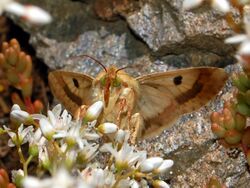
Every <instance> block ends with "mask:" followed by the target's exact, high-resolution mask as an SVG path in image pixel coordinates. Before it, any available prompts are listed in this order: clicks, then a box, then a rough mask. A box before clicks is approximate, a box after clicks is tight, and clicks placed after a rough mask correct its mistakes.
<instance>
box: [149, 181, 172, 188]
mask: <svg viewBox="0 0 250 188" xmlns="http://www.w3.org/2000/svg"><path fill="white" fill-rule="evenodd" d="M153 187H154V188H170V186H169V185H168V184H167V183H166V182H165V181H162V180H154V181H153Z"/></svg>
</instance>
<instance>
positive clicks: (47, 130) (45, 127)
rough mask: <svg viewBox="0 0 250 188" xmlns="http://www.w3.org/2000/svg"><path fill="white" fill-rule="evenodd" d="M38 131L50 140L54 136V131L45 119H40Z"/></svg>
mask: <svg viewBox="0 0 250 188" xmlns="http://www.w3.org/2000/svg"><path fill="white" fill-rule="evenodd" d="M39 124H40V129H41V131H42V133H43V135H44V137H45V138H47V139H48V140H51V139H52V138H53V136H54V134H55V129H54V127H53V126H52V125H51V123H50V122H49V121H48V120H47V119H40V121H39Z"/></svg>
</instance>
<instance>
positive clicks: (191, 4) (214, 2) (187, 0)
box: [182, 0, 230, 13]
mask: <svg viewBox="0 0 250 188" xmlns="http://www.w3.org/2000/svg"><path fill="white" fill-rule="evenodd" d="M203 2H204V0H184V1H183V5H182V6H183V8H184V9H185V10H190V9H192V8H196V7H198V6H200V5H201V4H202V3H203ZM210 2H211V6H212V7H213V8H214V9H217V10H219V11H221V12H223V13H227V12H229V11H230V4H229V2H228V1H227V0H210Z"/></svg>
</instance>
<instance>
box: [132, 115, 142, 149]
mask: <svg viewBox="0 0 250 188" xmlns="http://www.w3.org/2000/svg"><path fill="white" fill-rule="evenodd" d="M143 122H144V121H143V118H142V116H141V114H140V113H135V114H133V115H132V116H131V120H130V122H129V131H130V142H131V143H132V144H135V143H136V140H138V138H140V137H141V134H142V129H143V126H144V125H143Z"/></svg>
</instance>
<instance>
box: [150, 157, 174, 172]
mask: <svg viewBox="0 0 250 188" xmlns="http://www.w3.org/2000/svg"><path fill="white" fill-rule="evenodd" d="M173 165H174V161H173V160H170V159H168V160H164V161H163V162H162V164H161V165H160V166H159V167H158V168H156V169H154V173H156V174H160V173H164V172H166V171H167V170H169V169H170V168H171V167H172V166H173Z"/></svg>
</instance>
